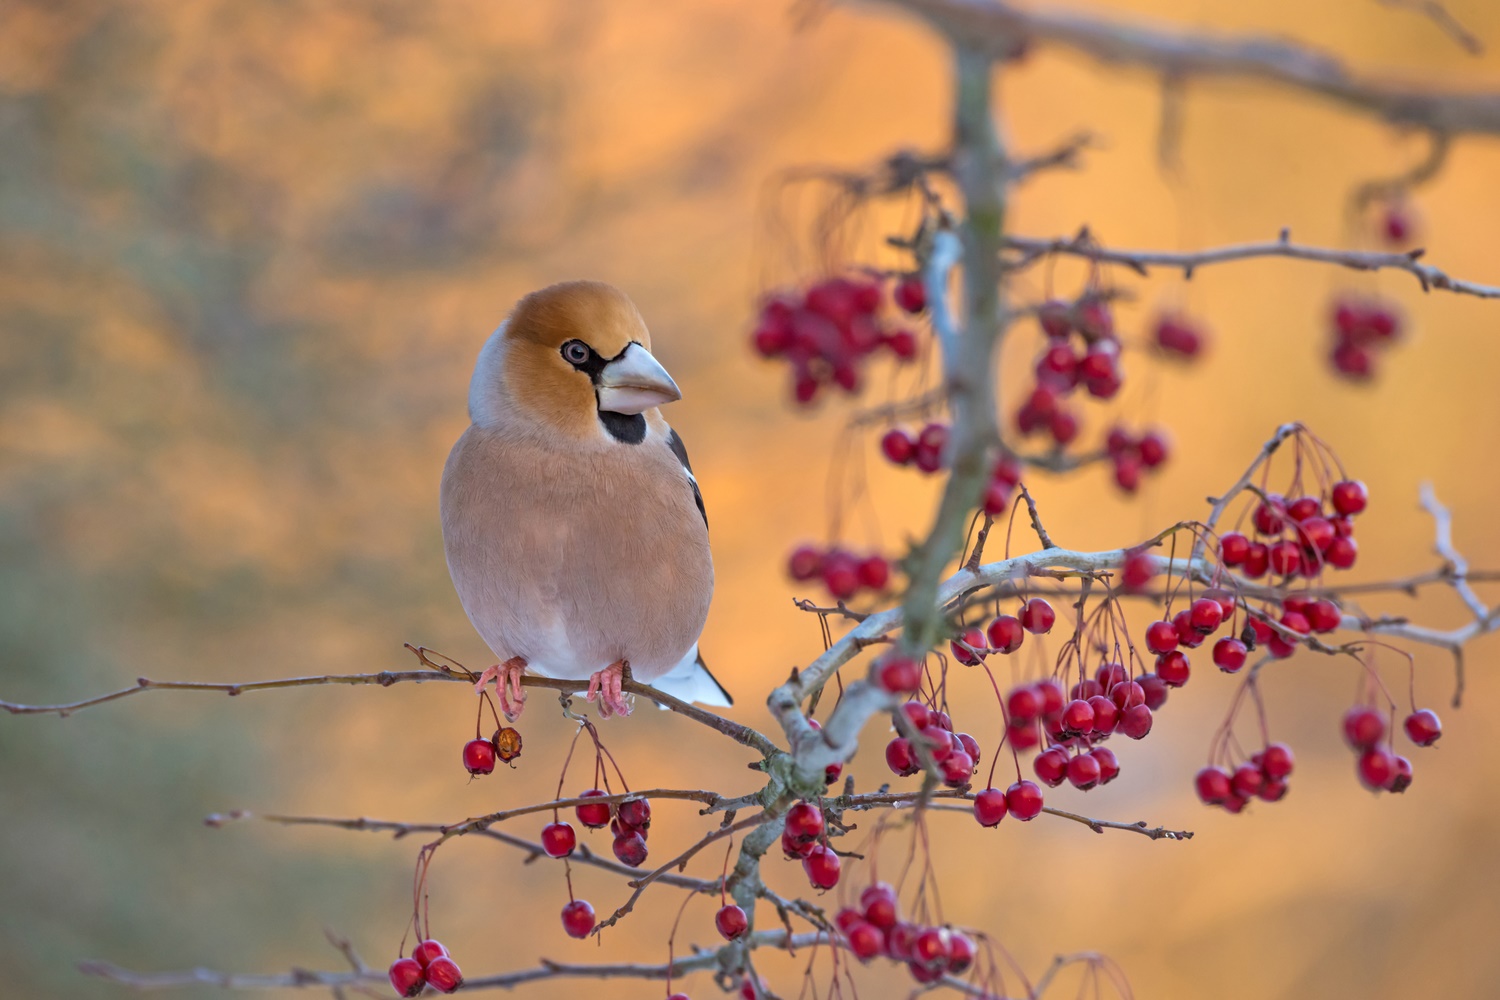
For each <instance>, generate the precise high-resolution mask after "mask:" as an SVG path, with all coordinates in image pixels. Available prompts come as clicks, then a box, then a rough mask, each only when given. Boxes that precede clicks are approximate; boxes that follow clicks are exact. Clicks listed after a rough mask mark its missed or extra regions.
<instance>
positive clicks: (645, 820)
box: [616, 799, 651, 830]
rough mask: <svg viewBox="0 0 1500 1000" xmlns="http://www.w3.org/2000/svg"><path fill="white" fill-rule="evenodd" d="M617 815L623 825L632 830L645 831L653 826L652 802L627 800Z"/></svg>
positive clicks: (648, 800) (621, 805) (621, 804)
mask: <svg viewBox="0 0 1500 1000" xmlns="http://www.w3.org/2000/svg"><path fill="white" fill-rule="evenodd" d="M616 814H617V815H618V816H619V817H620V822H621V823H622V824H623V825H625V826H628V827H630V828H631V829H632V830H644V829H646V828H648V827H649V826H650V825H651V800H650V799H626V800H625V801H624V802H621V803H620V807H619V809H618V810H617V811H616Z"/></svg>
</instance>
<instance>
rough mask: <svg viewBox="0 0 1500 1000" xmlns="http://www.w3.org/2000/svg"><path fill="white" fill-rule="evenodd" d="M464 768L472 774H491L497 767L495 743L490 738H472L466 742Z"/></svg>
mask: <svg viewBox="0 0 1500 1000" xmlns="http://www.w3.org/2000/svg"><path fill="white" fill-rule="evenodd" d="M464 769H465V770H467V771H468V772H469V773H470V774H474V775H480V774H489V773H490V772H491V771H493V770H494V769H495V745H494V744H493V743H491V742H490V741H489V740H470V741H469V742H467V743H465V744H464Z"/></svg>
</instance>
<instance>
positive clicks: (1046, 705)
mask: <svg viewBox="0 0 1500 1000" xmlns="http://www.w3.org/2000/svg"><path fill="white" fill-rule="evenodd" d="M1036 693H1037V694H1038V695H1040V696H1041V699H1042V714H1043V715H1051V714H1052V713H1053V712H1061V711H1062V707H1063V705H1064V704H1065V701H1066V699H1065V698H1064V695H1063V688H1062V685H1061V684H1059V683H1058V682H1057V681H1055V680H1052V679H1050V678H1049V679H1047V680H1045V681H1042V682H1040V683H1038V684H1037V686H1036Z"/></svg>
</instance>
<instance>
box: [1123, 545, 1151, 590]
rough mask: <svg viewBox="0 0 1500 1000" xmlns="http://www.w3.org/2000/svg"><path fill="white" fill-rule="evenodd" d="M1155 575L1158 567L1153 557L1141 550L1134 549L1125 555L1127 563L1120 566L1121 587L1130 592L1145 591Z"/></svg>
mask: <svg viewBox="0 0 1500 1000" xmlns="http://www.w3.org/2000/svg"><path fill="white" fill-rule="evenodd" d="M1155 575H1156V567H1155V566H1154V565H1153V564H1152V562H1151V557H1150V556H1148V555H1147V554H1146V553H1144V552H1142V551H1141V550H1140V549H1132V550H1131V551H1129V552H1127V553H1126V554H1125V561H1124V563H1123V564H1121V566H1120V586H1121V587H1123V588H1124V589H1125V590H1127V591H1130V592H1135V591H1139V590H1143V589H1145V587H1146V584H1148V583H1150V582H1151V578H1152V577H1154V576H1155Z"/></svg>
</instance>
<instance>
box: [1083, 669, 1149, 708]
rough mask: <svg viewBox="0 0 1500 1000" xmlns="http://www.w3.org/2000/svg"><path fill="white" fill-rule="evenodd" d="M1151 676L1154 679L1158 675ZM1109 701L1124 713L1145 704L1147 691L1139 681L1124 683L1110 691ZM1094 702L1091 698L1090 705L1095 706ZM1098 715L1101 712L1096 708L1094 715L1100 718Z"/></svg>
mask: <svg viewBox="0 0 1500 1000" xmlns="http://www.w3.org/2000/svg"><path fill="white" fill-rule="evenodd" d="M1151 676H1153V677H1154V676H1156V675H1155V674H1152V675H1151ZM1109 700H1110V701H1111V702H1113V703H1114V706H1115V708H1117V709H1120V710H1122V711H1123V710H1124V709H1127V708H1134V707H1135V706H1137V705H1143V704H1145V702H1146V689H1145V688H1144V687H1142V686H1141V684H1140V682H1139V681H1123V682H1121V683H1119V684H1116V685H1115V686H1114V687H1112V688H1110V689H1109ZM1093 701H1094V699H1092V698H1090V699H1089V704H1093ZM1098 714H1099V710H1098V709H1097V708H1096V709H1095V710H1094V715H1095V716H1098Z"/></svg>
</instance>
